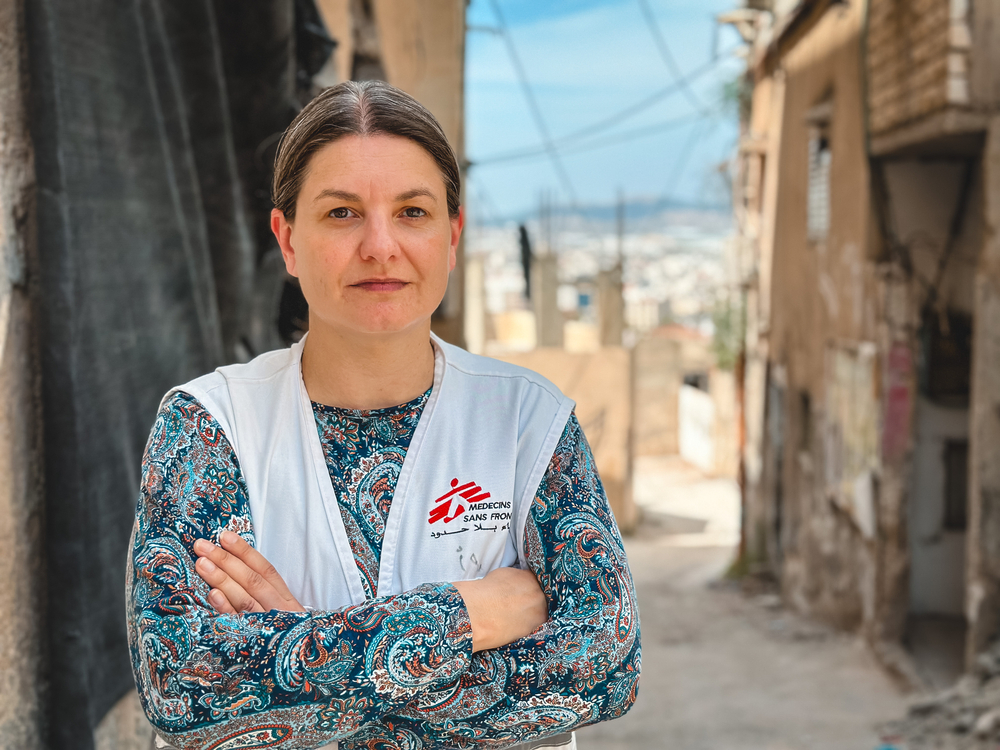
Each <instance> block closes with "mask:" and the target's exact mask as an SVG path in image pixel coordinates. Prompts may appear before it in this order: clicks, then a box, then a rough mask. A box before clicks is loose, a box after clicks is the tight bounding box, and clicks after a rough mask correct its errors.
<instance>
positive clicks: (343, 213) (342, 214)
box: [330, 206, 351, 219]
mask: <svg viewBox="0 0 1000 750" xmlns="http://www.w3.org/2000/svg"><path fill="white" fill-rule="evenodd" d="M330 216H332V217H333V218H334V219H349V218H351V209H349V208H344V207H343V206H341V207H340V208H335V209H333V210H332V211H331V212H330Z"/></svg>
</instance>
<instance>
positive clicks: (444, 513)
mask: <svg viewBox="0 0 1000 750" xmlns="http://www.w3.org/2000/svg"><path fill="white" fill-rule="evenodd" d="M489 496H490V493H489V492H483V488H482V487H480V486H479V485H478V484H476V483H475V482H468V483H467V484H463V485H461V486H459V484H458V479H457V478H456V479H452V480H451V490H449V491H448V492H446V493H445V494H443V495H441V497H439V498H438V499H437V500H435V501H434V507H433V508H431V512H430V516H429V517H428V519H427V523H436V522H437V521H440V520H442V519H443V520H444V522H445V523H451V522H452V521H454V520H455V519H456V518H458V517H459V516H460V515H462V514H463V513H465V506H464V505H462V501H463V500H464V501H465V502H467V503H469V504H472V503H481V502H482V501H483V500H486V499H487V498H488V497H489ZM453 505H454V506H455V512H454V513H452V514H451V515H448V513H449V511H451V508H452V506H453Z"/></svg>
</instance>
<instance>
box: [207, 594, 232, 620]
mask: <svg viewBox="0 0 1000 750" xmlns="http://www.w3.org/2000/svg"><path fill="white" fill-rule="evenodd" d="M208 602H209V604H211V605H212V606H213V607H215V610H216V611H217V612H219V613H220V614H223V615H235V614H237V612H236V608H235V607H234V606H233V605H232V604H230V603H229V600H228V599H227V598H226V595H225V594H223V593H222V591H221V590H220V589H212V590H211V591H209V592H208Z"/></svg>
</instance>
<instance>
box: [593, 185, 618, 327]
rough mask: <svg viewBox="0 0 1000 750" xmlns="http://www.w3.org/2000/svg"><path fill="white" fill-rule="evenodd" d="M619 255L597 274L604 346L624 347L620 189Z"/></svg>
mask: <svg viewBox="0 0 1000 750" xmlns="http://www.w3.org/2000/svg"><path fill="white" fill-rule="evenodd" d="M615 219H616V221H615V224H616V227H615V228H616V234H617V239H618V243H617V250H618V252H617V257H616V258H615V264H614V266H612V267H611V269H609V270H607V271H601V272H600V274H599V275H598V277H597V303H598V313H599V315H600V325H601V331H600V334H601V346H621V345H622V334H623V333H624V332H625V300H624V298H623V296H622V269H623V267H624V264H625V194H624V193H623V192H622V191H621V190H619V191H618V205H617V210H616V212H615Z"/></svg>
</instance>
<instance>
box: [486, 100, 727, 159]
mask: <svg viewBox="0 0 1000 750" xmlns="http://www.w3.org/2000/svg"><path fill="white" fill-rule="evenodd" d="M716 114H718V112H717V111H713V110H711V109H708V110H705V111H703V112H696V113H692V114H687V115H682V116H680V117H674V118H672V119H669V120H663V121H661V122H658V123H653V124H652V125H644V126H642V127H639V128H632V129H631V130H625V131H623V132H621V133H614V134H612V135H609V136H605V137H604V138H597V139H594V140H590V141H584V142H583V143H580V144H576V145H570V146H565V147H560V146H559V143H560V142H561V141H557V142H556V145H557V147H559V148H560V152H561V153H562V154H563V155H566V154H575V153H581V152H584V151H593V150H595V149H600V148H604V147H606V146H613V145H615V144H616V143H621V142H623V141H631V140H634V139H636V138H645V137H647V136H651V135H657V134H659V133H663V132H666V131H668V130H672V129H673V128H676V127H679V126H682V125H686V124H688V123H692V122H702V121H704V120H707V119H710V118H712V117H715V115H716ZM547 154H548V151H547V150H546V149H544V148H533V149H524V150H521V151H510V152H507V153H504V154H496V155H495V156H487V157H485V158H483V159H474V160H472V161H471V165H472V166H474V167H480V166H487V165H490V164H500V163H504V162H511V161H523V160H525V159H537V158H539V157H542V156H546V155H547Z"/></svg>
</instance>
